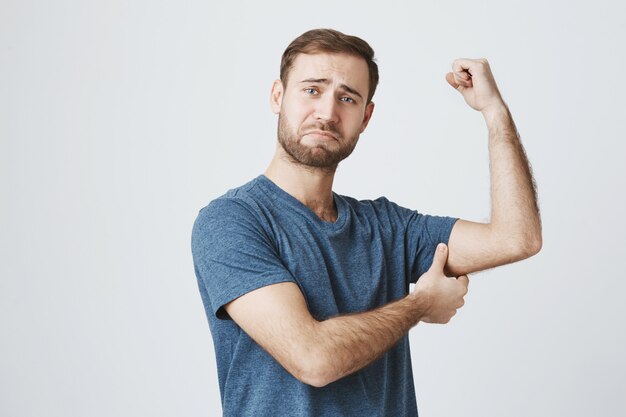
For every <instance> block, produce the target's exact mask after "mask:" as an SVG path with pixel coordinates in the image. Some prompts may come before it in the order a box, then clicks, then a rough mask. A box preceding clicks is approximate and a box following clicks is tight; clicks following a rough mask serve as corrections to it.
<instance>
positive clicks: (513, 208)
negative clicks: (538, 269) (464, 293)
mask: <svg viewBox="0 0 626 417" xmlns="http://www.w3.org/2000/svg"><path fill="white" fill-rule="evenodd" d="M452 69H453V72H450V73H448V74H447V75H446V80H447V81H448V83H449V84H450V85H451V86H452V87H454V88H455V89H457V90H458V91H459V92H460V93H461V94H462V95H463V97H464V98H465V101H466V102H467V104H468V105H469V106H470V107H472V108H473V109H474V110H477V111H480V112H481V113H482V114H483V116H484V118H485V122H486V124H487V128H488V131H489V166H490V177H491V219H490V221H489V223H476V222H470V221H467V220H459V221H457V222H456V223H455V225H454V227H453V229H452V233H451V234H450V240H449V242H448V245H449V247H450V255H449V257H448V263H447V265H446V272H447V273H448V275H460V274H468V273H470V272H476V271H481V270H484V269H488V268H493V267H495V266H499V265H504V264H508V263H512V262H515V261H519V260H521V259H525V258H528V257H530V256H533V255H535V254H536V253H537V252H539V250H540V249H541V245H542V238H541V219H540V216H539V208H538V205H537V192H536V187H535V182H534V179H533V176H532V170H531V168H530V164H529V163H528V159H527V157H526V152H525V151H524V147H523V146H522V143H521V141H520V137H519V135H518V132H517V129H516V127H515V123H514V122H513V117H512V116H511V113H510V112H509V109H508V107H507V106H506V104H505V103H504V100H503V99H502V97H501V96H500V92H499V91H498V87H497V86H496V82H495V80H494V78H493V75H492V73H491V69H490V67H489V63H488V62H487V60H485V59H457V60H456V61H454V63H453V65H452Z"/></svg>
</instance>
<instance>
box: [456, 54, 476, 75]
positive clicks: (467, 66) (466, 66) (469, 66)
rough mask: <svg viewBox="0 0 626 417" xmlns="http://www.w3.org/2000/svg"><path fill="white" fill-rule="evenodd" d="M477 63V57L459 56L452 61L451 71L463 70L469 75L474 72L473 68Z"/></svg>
mask: <svg viewBox="0 0 626 417" xmlns="http://www.w3.org/2000/svg"><path fill="white" fill-rule="evenodd" d="M478 64H479V60H477V59H469V58H459V59H455V60H454V62H452V71H453V72H465V71H467V72H468V73H469V74H470V75H471V74H472V73H473V72H474V69H475V68H476V66H477V65H478Z"/></svg>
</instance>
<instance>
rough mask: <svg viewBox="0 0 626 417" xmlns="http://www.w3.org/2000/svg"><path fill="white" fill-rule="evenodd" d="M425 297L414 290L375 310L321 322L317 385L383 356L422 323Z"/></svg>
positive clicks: (333, 379) (317, 351)
mask: <svg viewBox="0 0 626 417" xmlns="http://www.w3.org/2000/svg"><path fill="white" fill-rule="evenodd" d="M424 298H425V296H424V295H422V294H421V293H420V292H419V291H414V292H412V293H411V294H409V295H407V296H406V297H404V298H402V299H400V300H397V301H394V302H391V303H389V304H386V305H384V306H382V307H379V308H377V309H375V310H371V311H367V312H363V313H355V314H348V315H342V316H338V317H334V318H331V319H328V320H325V321H322V322H320V323H319V325H318V326H317V329H316V339H317V342H316V343H317V346H316V349H315V354H316V357H317V361H316V362H317V365H316V366H315V367H314V372H315V375H314V376H313V379H314V380H315V381H316V382H317V383H316V385H319V386H324V385H326V384H328V383H330V382H333V381H335V380H338V379H340V378H342V377H344V376H346V375H349V374H351V373H353V372H356V371H358V370H359V369H361V368H363V367H365V366H366V365H368V364H370V363H371V362H373V361H374V360H376V359H378V358H379V357H381V356H382V355H383V354H384V353H385V352H386V351H388V350H389V349H390V348H391V347H393V346H394V345H395V344H396V343H397V342H398V341H399V340H400V339H401V338H402V337H403V336H404V335H405V334H406V333H407V332H408V331H409V330H410V329H411V328H412V327H413V326H415V325H416V324H417V323H418V322H419V320H420V318H421V317H422V315H423V314H424V309H425V306H426V301H428V300H425V299H424Z"/></svg>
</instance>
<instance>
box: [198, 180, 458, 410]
mask: <svg viewBox="0 0 626 417" xmlns="http://www.w3.org/2000/svg"><path fill="white" fill-rule="evenodd" d="M333 198H334V201H335V204H336V207H337V211H338V217H337V220H336V222H334V223H330V222H325V221H323V220H321V219H320V218H319V217H318V216H317V215H316V214H315V213H314V212H313V211H312V210H310V209H309V208H308V207H307V206H305V205H304V204H302V203H301V202H300V201H298V200H297V199H296V198H294V197H293V196H291V195H290V194H288V193H287V192H285V191H284V190H282V189H281V188H279V187H278V186H277V185H276V184H274V183H273V182H272V181H270V180H269V179H268V178H267V177H265V176H264V175H260V176H259V177H257V178H255V179H254V180H252V181H250V182H248V183H247V184H245V185H243V186H241V187H238V188H235V189H232V190H230V191H228V192H227V193H226V194H225V195H223V196H221V197H219V198H217V199H215V200H213V201H211V203H210V204H209V205H208V206H206V207H204V208H203V209H201V210H200V212H199V214H198V217H197V219H196V221H195V224H194V227H193V233H192V252H193V259H194V266H195V272H196V277H197V279H198V287H199V289H200V294H201V296H202V301H203V303H204V306H205V309H206V314H207V318H208V321H209V327H210V330H211V334H212V336H213V342H214V346H215V353H216V359H217V371H218V379H219V386H220V393H221V399H222V409H223V415H224V416H225V417H230V416H237V417H243V416H255V417H260V416H315V417H322V416H333V417H336V416H358V417H365V416H368V417H369V416H417V403H416V398H415V387H414V385H413V373H412V368H411V355H410V351H409V338H408V335H405V336H404V337H403V338H402V339H400V341H399V342H398V343H397V344H396V345H394V346H393V347H392V348H391V349H390V350H389V351H387V352H386V353H385V354H384V355H383V356H382V357H381V358H380V359H378V360H376V361H375V362H372V363H371V364H369V365H368V366H366V367H365V368H363V369H361V370H360V371H358V372H355V373H353V374H351V375H348V376H346V377H344V378H341V379H339V380H337V381H335V382H333V383H330V384H328V385H326V386H324V387H321V388H316V387H313V386H310V385H307V384H304V383H302V382H300V381H298V380H297V379H296V378H294V377H293V376H292V375H291V374H290V373H289V372H287V371H286V370H285V369H284V368H283V367H282V366H281V365H280V364H279V363H278V362H277V361H276V360H275V359H274V358H273V357H272V356H270V355H269V354H268V353H267V352H266V351H264V350H263V349H262V348H261V347H260V346H259V345H258V344H257V343H256V342H255V341H254V340H252V339H251V338H250V337H249V336H248V335H247V334H246V333H245V332H244V331H243V330H242V329H241V328H240V327H239V326H238V325H237V324H236V323H235V322H234V321H233V320H232V319H230V317H229V316H228V314H227V313H226V311H225V310H224V308H223V306H224V305H225V304H227V303H228V302H230V301H232V300H234V299H236V298H238V297H240V296H241V295H243V294H246V293H248V292H250V291H252V290H255V289H258V288H260V287H264V286H266V285H271V284H275V283H279V282H286V281H289V282H294V283H296V284H297V285H298V286H299V287H300V289H301V290H302V293H303V295H304V298H305V300H306V302H307V305H308V308H309V311H310V312H311V315H312V316H313V317H315V318H316V319H317V320H325V319H328V318H331V317H333V316H337V315H341V314H346V313H355V312H363V311H368V310H372V309H374V308H376V307H380V306H382V305H384V304H387V303H389V302H391V301H394V300H397V299H400V298H402V297H404V296H406V295H407V294H408V292H409V283H414V282H415V281H416V280H417V278H418V277H419V276H420V275H422V274H423V273H424V272H426V271H427V270H428V268H429V267H430V265H431V263H432V258H433V255H434V251H435V248H436V246H437V244H438V243H439V242H444V243H447V242H448V238H449V236H450V232H451V230H452V226H453V225H454V222H455V221H456V219H455V218H451V217H437V216H428V215H423V214H420V213H418V212H416V211H414V210H409V209H406V208H403V207H400V206H398V205H397V204H395V203H392V202H390V201H389V200H387V199H386V198H385V197H381V198H378V199H376V200H374V201H370V200H363V201H358V200H355V199H353V198H351V197H346V196H342V195H338V194H336V193H334V192H333Z"/></svg>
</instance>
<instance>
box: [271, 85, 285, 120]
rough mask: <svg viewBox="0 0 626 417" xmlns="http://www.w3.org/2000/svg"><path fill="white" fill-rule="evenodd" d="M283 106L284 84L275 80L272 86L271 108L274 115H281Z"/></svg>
mask: <svg viewBox="0 0 626 417" xmlns="http://www.w3.org/2000/svg"><path fill="white" fill-rule="evenodd" d="M282 104H283V83H282V81H280V80H274V83H273V84H272V92H271V94H270V106H271V107H272V111H273V112H274V114H278V113H280V108H281V106H282Z"/></svg>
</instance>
